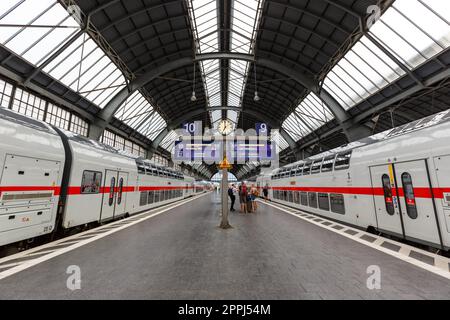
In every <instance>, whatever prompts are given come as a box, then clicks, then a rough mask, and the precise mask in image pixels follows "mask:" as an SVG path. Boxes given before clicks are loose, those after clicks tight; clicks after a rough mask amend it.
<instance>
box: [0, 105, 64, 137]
mask: <svg viewBox="0 0 450 320" xmlns="http://www.w3.org/2000/svg"><path fill="white" fill-rule="evenodd" d="M0 119H3V120H6V121H9V122H14V123H17V124H20V125H22V126H26V127H29V128H32V129H35V130H39V131H44V132H47V133H50V134H54V135H57V134H56V132H55V131H53V129H52V128H51V127H50V125H48V124H46V123H45V122H42V121H39V120H35V119H33V118H29V117H27V116H24V115H22V114H20V113H17V112H14V111H12V110H8V109H5V108H2V107H0Z"/></svg>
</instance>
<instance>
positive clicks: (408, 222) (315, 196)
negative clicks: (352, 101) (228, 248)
mask: <svg viewBox="0 0 450 320" xmlns="http://www.w3.org/2000/svg"><path fill="white" fill-rule="evenodd" d="M257 184H258V187H259V188H263V187H265V186H268V187H269V195H270V198H271V199H272V200H273V201H274V202H279V203H282V204H285V205H288V206H292V207H295V208H298V209H301V210H303V211H306V212H310V213H314V214H317V215H320V216H323V217H326V218H330V219H333V220H336V221H341V222H344V223H346V224H349V225H352V226H356V227H359V228H361V229H368V230H371V231H378V232H381V233H385V234H390V235H394V236H396V237H399V238H402V239H405V240H409V241H412V242H417V243H421V244H425V245H428V246H432V247H435V248H439V249H443V250H449V248H450V110H449V111H445V112H441V113H439V114H436V115H433V116H430V117H427V118H424V119H422V120H418V121H415V122H412V123H410V124H407V125H404V126H402V127H398V128H395V129H392V130H388V131H386V132H383V133H380V134H377V135H375V136H372V137H369V138H366V139H363V140H361V141H358V142H354V143H351V144H349V145H346V146H343V147H341V148H337V149H334V150H331V151H329V152H325V153H322V154H319V155H317V156H314V157H311V158H309V159H306V160H304V161H300V162H297V163H294V164H291V165H289V166H286V167H283V168H280V169H277V170H275V171H273V172H272V173H271V174H270V175H262V176H260V177H258V179H257Z"/></svg>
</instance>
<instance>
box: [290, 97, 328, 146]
mask: <svg viewBox="0 0 450 320" xmlns="http://www.w3.org/2000/svg"><path fill="white" fill-rule="evenodd" d="M333 118H334V116H333V114H332V112H331V111H330V109H328V107H327V106H326V105H325V104H324V103H323V102H322V101H321V100H320V99H319V98H318V97H317V96H316V95H315V94H314V93H312V92H311V93H310V94H309V95H308V96H307V97H306V98H305V99H303V101H302V102H301V103H300V104H299V105H298V107H297V108H296V109H295V111H294V112H293V113H292V114H291V115H290V116H289V117H288V118H287V119H286V120H285V121H284V123H283V125H282V127H283V129H285V130H286V131H287V132H288V133H289V135H290V136H291V137H292V138H293V139H294V140H295V141H298V140H300V139H301V138H303V137H304V136H305V135H307V134H309V133H311V132H312V131H314V130H317V129H318V128H320V127H321V126H323V125H324V124H325V123H327V122H329V121H330V120H332V119H333Z"/></svg>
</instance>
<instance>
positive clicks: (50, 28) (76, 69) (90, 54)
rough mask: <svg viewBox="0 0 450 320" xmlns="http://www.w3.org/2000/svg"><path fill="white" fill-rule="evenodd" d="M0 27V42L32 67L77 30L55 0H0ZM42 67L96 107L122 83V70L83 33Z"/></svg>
mask: <svg viewBox="0 0 450 320" xmlns="http://www.w3.org/2000/svg"><path fill="white" fill-rule="evenodd" d="M18 22H19V23H20V24H18ZM0 27H1V28H0V42H1V43H2V44H3V45H4V46H6V47H8V48H9V49H10V50H12V51H13V52H15V53H17V54H18V55H20V56H22V57H23V58H24V59H26V60H28V61H29V62H31V63H32V64H34V65H36V66H37V67H39V66H41V65H43V63H44V62H45V61H46V59H47V58H49V57H50V56H51V55H52V54H53V53H55V52H56V51H57V50H58V49H59V48H61V47H62V46H63V45H64V44H65V43H66V42H68V41H69V39H71V38H72V37H73V36H74V35H75V34H76V33H78V31H79V30H80V25H79V24H78V22H77V21H76V20H75V19H74V18H73V17H72V16H71V15H70V14H69V13H68V11H66V10H65V8H64V7H63V6H61V4H59V2H58V1H56V0H2V1H1V2H0ZM43 70H44V71H45V72H46V73H48V74H50V75H51V76H53V77H54V78H55V79H56V80H59V81H61V82H62V83H63V84H65V85H67V86H68V87H70V88H71V89H72V90H74V91H76V92H78V93H80V94H81V95H82V96H83V97H85V98H86V99H88V100H89V101H91V102H93V103H94V104H96V105H98V106H99V107H100V108H103V107H104V106H105V105H106V104H107V103H108V102H109V100H110V99H111V97H113V96H114V94H115V93H117V92H118V91H119V90H120V89H122V88H123V87H124V86H125V77H124V76H123V74H122V72H121V71H120V70H119V69H118V68H117V66H116V65H115V64H114V63H113V62H112V60H111V59H110V58H109V57H108V56H106V54H105V53H104V52H103V50H102V49H101V48H100V47H99V46H98V45H97V44H96V43H95V42H94V41H93V40H92V39H91V37H90V36H89V35H88V34H87V33H84V34H83V35H82V36H80V37H78V38H77V39H76V40H75V42H74V43H72V44H71V45H70V46H69V47H68V48H66V50H64V51H63V52H62V53H61V54H60V55H59V56H58V57H57V58H56V59H53V60H52V61H51V62H50V63H49V64H48V65H46V66H45V68H44V69H43Z"/></svg>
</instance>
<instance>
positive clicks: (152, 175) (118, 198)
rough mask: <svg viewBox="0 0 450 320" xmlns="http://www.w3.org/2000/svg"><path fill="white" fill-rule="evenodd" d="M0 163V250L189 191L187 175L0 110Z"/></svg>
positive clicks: (191, 189)
mask: <svg viewBox="0 0 450 320" xmlns="http://www.w3.org/2000/svg"><path fill="white" fill-rule="evenodd" d="M0 168H1V172H0V247H1V246H5V245H8V244H12V243H17V242H19V241H23V240H28V241H30V240H31V239H34V238H37V237H40V236H43V235H46V234H50V233H53V234H56V231H58V232H61V233H64V232H65V231H67V230H70V231H73V230H78V229H84V228H86V227H91V226H92V225H96V224H100V223H105V222H108V221H111V220H115V219H118V218H121V217H124V216H128V215H132V214H136V213H139V212H144V211H147V210H149V209H151V208H154V207H156V206H161V205H165V204H168V203H171V202H174V201H177V200H181V199H183V198H186V197H189V196H192V195H194V192H195V181H194V179H193V178H191V177H187V176H185V175H183V174H181V173H179V172H176V171H174V170H172V169H170V168H164V167H160V166H156V165H154V164H152V163H150V162H149V161H147V160H143V159H141V158H136V157H134V156H132V155H126V154H124V153H123V152H119V151H118V150H116V149H114V148H111V147H109V146H106V145H104V144H101V143H99V142H97V141H93V140H90V139H87V138H84V137H81V136H79V135H75V134H72V133H70V132H67V131H64V130H61V129H58V128H56V127H54V126H51V125H48V124H46V123H44V122H41V121H38V120H34V119H31V118H28V117H26V116H23V115H21V114H18V113H16V112H13V111H11V110H7V109H4V108H0ZM53 234H52V235H53Z"/></svg>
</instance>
